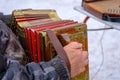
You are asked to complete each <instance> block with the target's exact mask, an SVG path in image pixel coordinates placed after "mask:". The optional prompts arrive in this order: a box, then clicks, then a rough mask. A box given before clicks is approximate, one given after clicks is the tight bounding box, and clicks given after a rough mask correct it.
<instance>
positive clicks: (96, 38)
mask: <svg viewBox="0 0 120 80" xmlns="http://www.w3.org/2000/svg"><path fill="white" fill-rule="evenodd" d="M75 6H81V0H0V12H3V13H4V14H11V13H12V11H13V10H15V9H26V8H32V9H55V10H56V11H57V13H58V15H59V17H60V18H61V19H70V20H75V21H78V22H82V21H83V20H84V18H85V17H86V15H84V14H81V13H79V12H78V11H76V10H74V7H75ZM87 26H88V29H94V28H95V29H96V28H101V27H102V28H103V27H109V26H107V25H104V24H102V23H100V22H98V21H96V20H94V19H91V18H90V19H89V20H88V22H87ZM119 36H120V31H119V30H116V29H111V30H105V31H104V30H102V31H88V48H89V50H88V51H89V70H90V80H120V76H119V75H120V68H119V67H120V61H119V60H120V43H119V41H120V37H119Z"/></svg>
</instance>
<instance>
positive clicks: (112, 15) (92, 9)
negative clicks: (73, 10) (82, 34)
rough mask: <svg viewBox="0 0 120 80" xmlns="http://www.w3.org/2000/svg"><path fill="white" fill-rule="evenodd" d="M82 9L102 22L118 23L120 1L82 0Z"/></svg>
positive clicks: (119, 20) (119, 18) (119, 19)
mask: <svg viewBox="0 0 120 80" xmlns="http://www.w3.org/2000/svg"><path fill="white" fill-rule="evenodd" d="M82 7H83V8H84V9H85V10H86V11H88V12H89V13H91V14H93V15H94V16H96V17H98V18H100V19H102V20H106V21H111V22H120V0H83V2H82Z"/></svg>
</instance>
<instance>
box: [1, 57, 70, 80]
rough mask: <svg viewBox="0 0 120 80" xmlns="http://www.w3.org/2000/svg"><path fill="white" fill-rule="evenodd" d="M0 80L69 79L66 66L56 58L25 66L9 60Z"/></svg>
mask: <svg viewBox="0 0 120 80" xmlns="http://www.w3.org/2000/svg"><path fill="white" fill-rule="evenodd" d="M1 80H70V77H69V74H68V70H67V67H66V64H65V63H64V61H63V60H62V59H61V58H60V57H59V56H57V57H56V58H54V59H52V60H51V61H49V62H41V63H35V62H31V63H28V64H27V65H26V66H22V65H20V64H19V62H18V61H15V60H11V61H9V65H8V68H7V70H6V72H5V74H4V75H3V77H2V79H1Z"/></svg>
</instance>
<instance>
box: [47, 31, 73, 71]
mask: <svg viewBox="0 0 120 80" xmlns="http://www.w3.org/2000/svg"><path fill="white" fill-rule="evenodd" d="M46 33H47V34H48V37H49V38H50V40H51V42H52V44H53V47H54V48H55V50H56V52H57V54H58V55H59V56H60V57H61V58H62V59H63V60H64V61H65V62H66V64H67V67H68V70H69V73H70V72H71V66H70V62H69V60H68V57H67V54H66V52H65V51H64V49H63V46H62V45H61V43H60V42H59V40H58V39H57V37H56V35H55V34H54V32H53V31H52V30H46Z"/></svg>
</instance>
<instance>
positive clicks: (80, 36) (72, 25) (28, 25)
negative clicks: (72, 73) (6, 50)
mask: <svg viewBox="0 0 120 80" xmlns="http://www.w3.org/2000/svg"><path fill="white" fill-rule="evenodd" d="M10 28H11V29H12V30H13V32H14V33H15V34H16V35H17V36H18V39H19V40H20V42H21V44H22V46H23V48H24V50H25V52H26V54H27V56H28V57H27V58H28V62H30V61H34V62H41V61H48V60H51V59H52V58H54V57H55V56H56V55H57V53H56V51H55V50H54V47H53V45H52V43H51V41H50V39H49V37H48V35H47V33H46V32H45V30H46V29H50V30H52V31H54V34H55V35H56V36H57V38H58V40H59V41H60V42H61V44H62V46H63V47H64V46H65V45H67V44H68V43H69V42H71V41H78V42H81V43H82V44H83V49H84V50H88V42H87V26H86V24H83V23H78V22H77V21H73V20H62V19H61V18H59V16H58V15H57V12H56V11H55V10H33V9H25V10H14V11H13V13H12V21H11V26H10ZM76 66H77V65H76ZM88 79H89V70H88V66H86V71H85V72H83V73H81V74H79V75H78V76H76V77H75V78H73V79H72V80H88Z"/></svg>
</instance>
